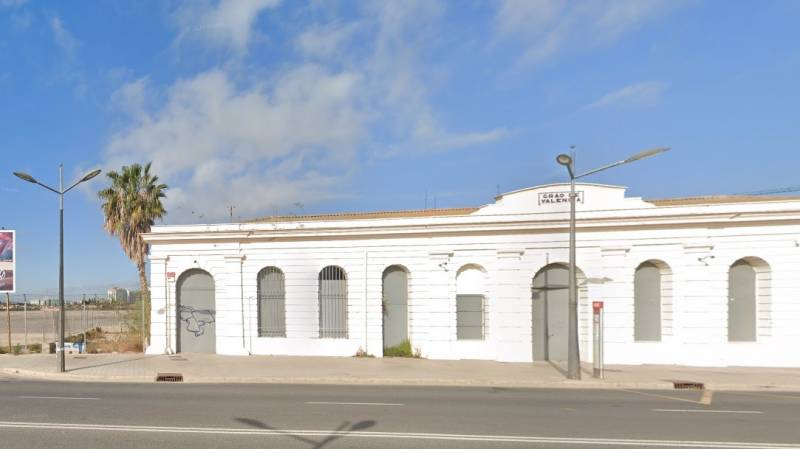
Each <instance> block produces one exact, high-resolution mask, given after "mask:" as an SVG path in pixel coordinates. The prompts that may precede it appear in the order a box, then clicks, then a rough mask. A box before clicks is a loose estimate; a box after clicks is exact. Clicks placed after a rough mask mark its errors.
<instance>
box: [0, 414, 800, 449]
mask: <svg viewBox="0 0 800 449" xmlns="http://www.w3.org/2000/svg"><path fill="white" fill-rule="evenodd" d="M0 428H11V429H37V430H42V429H45V430H57V431H67V430H77V431H83V432H85V431H106V432H148V433H180V434H206V435H207V434H214V435H244V436H261V437H267V436H271V437H292V436H305V437H323V438H329V437H331V436H337V437H350V438H372V439H409V440H440V441H478V442H492V443H498V442H502V443H527V444H531V443H538V444H551V445H552V444H564V445H572V446H576V445H594V446H612V447H618V446H640V447H641V446H645V447H697V448H717V449H783V448H795V449H796V448H797V445H796V444H783V443H748V442H743V441H692V440H689V441H681V440H640V439H623V438H618V439H617V438H576V437H536V436H513V435H470V434H465V435H462V434H448V433H407V432H365V431H352V432H351V431H346V430H289V429H286V430H280V429H254V428H253V429H249V428H219V427H153V426H129V425H107V424H70V423H54V422H14V421H0Z"/></svg>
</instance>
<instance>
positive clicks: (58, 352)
mask: <svg viewBox="0 0 800 449" xmlns="http://www.w3.org/2000/svg"><path fill="white" fill-rule="evenodd" d="M99 174H100V170H95V171H93V172H90V173H87V174H86V175H84V176H83V178H81V179H79V180H78V181H77V182H76V183H75V184H72V185H71V186H70V187H69V188H67V189H66V190H65V189H64V165H63V164H58V190H56V189H54V188H52V187H50V186H48V185H46V184H42V183H41V182H39V181H37V180H36V179H34V177H33V176H31V175H29V174H27V173H23V172H14V176H16V177H17V178H19V179H22V180H23V181H28V182H32V183H34V184H39V185H40V186H42V187H44V188H45V189H47V190H49V191H51V192H54V193H56V194H58V197H59V202H58V222H59V255H58V305H59V308H60V309H61V313H60V315H61V317H60V318H59V321H60V323H59V327H58V348H56V357H57V363H58V372H59V373H63V372H64V371H65V363H64V315H65V310H64V194H65V193H67V192H69V191H70V190H72V189H73V188H74V187H75V186H77V185H78V184H80V183H82V182H85V181H88V180H90V179H92V178H94V177H95V176H97V175H99ZM42 345H44V341H43V342H42Z"/></svg>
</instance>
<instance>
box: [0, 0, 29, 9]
mask: <svg viewBox="0 0 800 449" xmlns="http://www.w3.org/2000/svg"><path fill="white" fill-rule="evenodd" d="M27 2H28V0H0V6H2V7H7V8H16V7H18V6H22V5H24V4H25V3H27Z"/></svg>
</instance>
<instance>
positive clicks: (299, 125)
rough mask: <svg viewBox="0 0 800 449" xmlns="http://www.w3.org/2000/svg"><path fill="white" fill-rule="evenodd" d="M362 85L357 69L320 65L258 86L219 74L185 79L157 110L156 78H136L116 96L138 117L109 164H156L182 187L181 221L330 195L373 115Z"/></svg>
mask: <svg viewBox="0 0 800 449" xmlns="http://www.w3.org/2000/svg"><path fill="white" fill-rule="evenodd" d="M357 85H358V76H357V75H355V74H352V73H347V72H344V73H331V72H328V71H327V70H325V69H324V68H322V67H320V66H316V65H312V64H308V65H303V66H299V67H296V68H293V69H291V70H289V71H287V72H285V73H283V74H281V75H280V76H279V77H277V78H276V79H274V80H273V81H272V82H269V83H265V84H259V85H252V86H239V85H237V84H236V82H235V80H233V79H232V75H231V74H230V73H228V72H225V71H222V70H211V71H208V72H204V73H201V74H199V75H198V76H196V77H193V78H190V79H186V80H180V81H178V82H176V83H175V84H173V85H172V86H170V87H169V88H168V89H167V90H166V92H165V96H166V100H165V102H164V103H163V104H161V105H158V106H157V107H155V108H150V110H149V112H148V108H147V107H146V106H145V105H146V100H145V98H146V97H147V96H148V95H150V94H149V93H148V92H146V89H147V83H146V81H144V80H137V81H134V82H132V83H128V84H126V85H124V86H122V87H121V88H120V89H119V90H118V91H117V93H115V95H114V99H115V102H116V103H117V104H118V105H119V107H121V108H122V109H123V110H125V111H126V112H127V113H129V114H130V116H131V119H132V121H133V123H132V125H131V127H130V128H128V129H126V130H124V131H121V132H120V133H118V134H116V135H115V136H113V138H112V140H111V142H110V143H109V145H108V148H107V159H108V163H107V164H106V165H107V166H109V167H111V168H115V167H116V168H118V167H119V166H121V165H123V164H125V163H131V162H142V161H153V167H154V171H155V172H156V173H158V174H159V175H160V176H162V177H163V179H165V180H166V181H167V183H168V184H171V185H172V186H174V188H173V189H171V190H170V195H169V199H168V204H169V206H170V208H169V210H171V211H173V212H175V211H176V210H177V211H178V212H177V213H176V215H177V219H178V220H181V219H187V218H189V216H188V214H189V213H190V212H191V211H195V212H198V211H200V212H202V213H204V214H205V215H206V216H207V217H209V218H219V217H222V216H224V215H225V214H224V212H225V206H227V205H229V204H233V205H236V207H237V211H238V213H240V214H242V215H243V216H253V215H256V214H258V213H262V212H263V211H265V210H269V209H270V208H271V207H272V206H282V205H285V204H291V203H292V202H298V201H299V202H307V203H312V202H314V201H315V200H321V199H325V198H329V197H331V196H332V195H333V194H332V193H330V192H332V191H331V190H329V189H327V187H329V186H330V185H331V184H332V183H333V182H335V181H336V180H339V179H341V178H342V177H343V176H345V175H346V174H347V173H348V163H350V162H351V161H352V159H353V155H354V151H355V148H356V145H357V143H358V142H359V141H360V140H361V138H362V136H363V134H364V132H365V126H366V123H367V120H368V117H367V116H366V115H365V114H364V112H363V111H362V110H360V109H359V108H358V105H357V102H358V97H359V95H358V92H357ZM181 210H182V211H183V212H180V211H181Z"/></svg>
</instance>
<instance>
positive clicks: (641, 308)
mask: <svg viewBox="0 0 800 449" xmlns="http://www.w3.org/2000/svg"><path fill="white" fill-rule="evenodd" d="M671 329H672V271H671V270H670V269H669V265H667V264H665V263H664V262H661V261H658V260H648V261H647V262H644V263H642V264H641V265H639V267H638V268H636V272H635V273H634V276H633V339H634V341H661V337H662V334H667V335H669V334H671Z"/></svg>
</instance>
